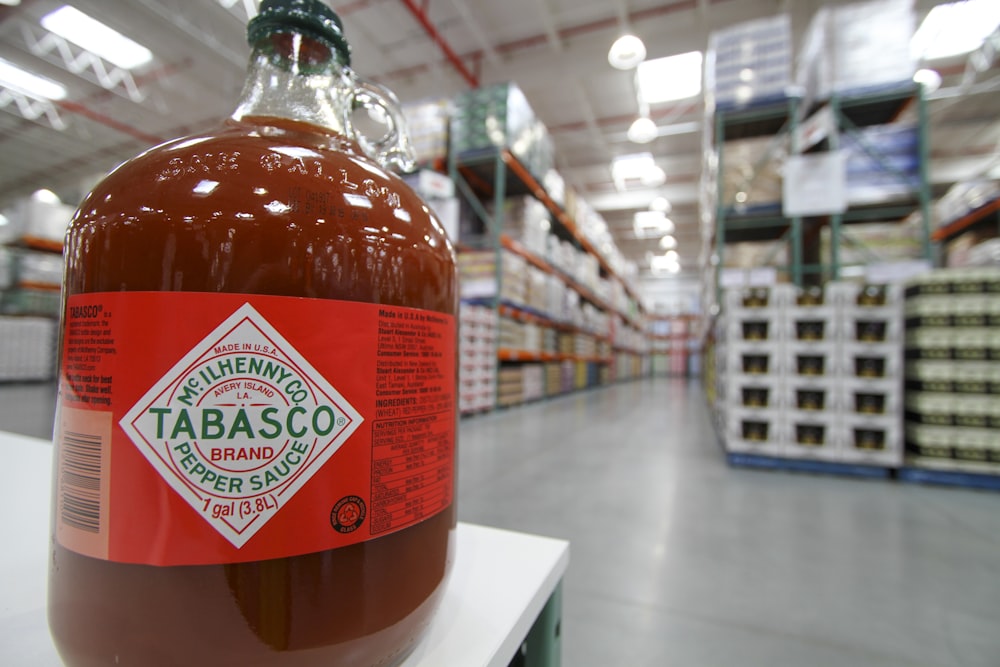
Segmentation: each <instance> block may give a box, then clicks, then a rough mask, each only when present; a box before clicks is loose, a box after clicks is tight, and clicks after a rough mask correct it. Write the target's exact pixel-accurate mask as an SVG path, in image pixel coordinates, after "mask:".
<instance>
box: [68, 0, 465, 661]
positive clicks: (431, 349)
mask: <svg viewBox="0 0 1000 667" xmlns="http://www.w3.org/2000/svg"><path fill="white" fill-rule="evenodd" d="M247 32H248V40H249V42H250V45H251V47H252V57H251V65H250V69H249V75H248V79H247V83H246V87H245V89H244V92H243V96H242V99H241V100H240V102H239V104H238V106H237V109H236V111H235V113H234V114H233V115H232V117H230V118H228V119H226V120H225V121H223V122H222V123H221V125H220V127H219V128H218V129H217V130H215V131H212V132H207V133H205V134H200V135H196V136H190V137H185V138H182V139H177V140H175V141H171V142H168V143H166V144H163V145H161V146H158V147H156V148H153V149H151V150H149V151H148V152H146V153H144V154H142V155H139V156H138V157H136V158H134V159H132V160H130V161H128V162H126V163H125V164H123V165H122V166H121V167H119V168H118V169H116V170H115V171H114V172H112V173H111V174H110V175H109V176H108V177H107V178H106V179H104V181H103V182H102V183H100V184H99V185H98V186H97V187H96V188H95V189H94V191H93V192H92V193H91V194H90V195H89V196H88V197H87V198H86V199H85V200H84V201H83V203H82V204H81V206H80V208H79V210H78V212H77V214H76V215H75V216H74V219H73V221H72V223H71V226H70V230H69V233H68V236H67V242H66V249H65V258H66V275H65V286H64V297H63V298H64V306H63V313H62V328H61V341H60V346H61V347H60V349H61V357H60V375H59V381H60V393H59V406H58V410H57V417H56V437H55V440H56V441H55V445H56V450H55V451H56V456H55V470H54V485H53V489H54V491H53V493H54V495H53V520H52V526H53V535H52V549H51V567H50V578H49V622H50V627H51V630H52V634H53V637H54V639H55V642H56V645H57V647H58V650H59V652H60V654H61V656H62V658H63V660H64V661H65V662H66V664H67V665H70V666H74V667H75V666H84V665H86V666H90V665H135V666H138V667H156V666H159V665H172V666H185V667H193V666H197V665H212V666H213V667H215V666H224V665H232V666H234V667H235V666H238V667H251V666H258V665H259V666H271V665H274V666H278V665H282V666H283V665H289V666H291V665H295V666H299V665H323V666H325V667H337V666H347V665H351V666H355V665H357V666H373V665H379V666H388V665H394V664H397V663H398V662H401V661H402V660H403V658H404V657H405V656H406V655H407V654H408V653H409V651H410V650H411V649H412V648H413V646H414V645H415V642H416V641H418V638H419V637H420V635H421V632H422V631H423V630H424V628H426V626H427V625H428V624H429V622H430V619H431V616H432V614H433V611H434V609H435V607H436V605H437V604H438V602H439V598H440V596H441V594H442V591H443V587H444V586H443V584H444V582H445V579H446V577H447V573H448V571H449V567H450V563H451V560H452V557H453V543H454V533H455V517H456V514H455V499H454V460H455V444H456V442H455V441H456V425H457V412H456V401H457V397H456V394H455V388H456V387H455V385H456V373H457V370H456V363H455V356H456V315H457V308H458V289H457V279H456V265H455V255H454V250H453V248H452V246H451V244H450V243H449V241H448V239H447V238H446V236H445V233H444V231H443V229H442V227H441V225H440V223H439V222H438V221H437V220H436V219H435V218H434V217H433V215H432V214H431V213H430V212H429V210H428V207H427V206H426V205H425V204H424V203H423V202H422V201H421V200H420V199H419V198H418V197H417V196H416V195H415V194H414V193H413V192H412V191H411V190H410V189H409V188H408V187H407V186H406V185H405V184H404V183H403V182H402V181H401V180H400V179H399V178H398V177H396V176H394V175H392V174H390V173H388V172H387V171H386V170H385V165H387V164H392V163H399V162H402V161H405V158H406V150H405V147H404V146H403V145H402V144H403V137H402V134H401V132H399V127H400V126H399V123H398V120H399V114H398V110H397V109H396V107H395V106H394V100H393V99H392V98H391V96H389V95H387V94H385V93H384V92H383V91H380V90H379V89H378V88H377V87H375V86H371V85H368V84H364V83H362V82H360V81H359V80H358V78H357V77H356V76H355V75H354V74H353V72H352V71H351V70H350V68H349V62H350V54H349V49H348V46H347V43H346V42H345V40H344V37H343V31H342V26H341V23H340V21H339V19H338V18H337V16H336V15H335V14H333V13H332V12H331V11H330V9H329V8H328V7H326V6H325V5H324V4H323V3H321V2H319V1H318V0H275V1H271V0H265V1H264V2H263V3H262V6H261V9H260V13H259V14H258V16H256V17H255V18H254V19H253V20H251V22H250V23H249V25H248V31H247ZM368 105H378V106H380V107H382V108H383V110H384V112H385V114H387V116H388V118H389V126H390V130H389V131H388V132H387V136H386V137H383V138H382V139H379V140H370V139H367V138H365V137H362V136H360V134H359V133H357V132H356V131H355V130H354V128H353V126H352V124H351V113H352V110H354V109H356V108H359V107H364V106H368Z"/></svg>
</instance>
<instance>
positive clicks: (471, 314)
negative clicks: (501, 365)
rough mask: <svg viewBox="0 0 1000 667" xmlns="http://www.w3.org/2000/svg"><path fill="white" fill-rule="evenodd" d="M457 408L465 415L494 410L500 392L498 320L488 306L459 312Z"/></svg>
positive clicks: (473, 306) (462, 309)
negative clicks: (495, 400)
mask: <svg viewBox="0 0 1000 667" xmlns="http://www.w3.org/2000/svg"><path fill="white" fill-rule="evenodd" d="M458 326H459V344H458V380H459V391H458V405H459V410H460V412H461V413H462V414H469V413H473V412H482V411H486V410H490V409H492V408H493V401H494V398H495V396H496V389H497V350H496V345H497V341H496V338H497V318H496V312H495V311H494V310H493V309H492V308H488V307H486V306H475V305H470V304H462V306H461V310H460V311H459V324H458Z"/></svg>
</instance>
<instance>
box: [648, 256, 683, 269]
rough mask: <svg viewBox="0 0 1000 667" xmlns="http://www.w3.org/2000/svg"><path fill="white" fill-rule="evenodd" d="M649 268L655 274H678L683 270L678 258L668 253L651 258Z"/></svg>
mask: <svg viewBox="0 0 1000 667" xmlns="http://www.w3.org/2000/svg"><path fill="white" fill-rule="evenodd" d="M649 268H650V270H651V271H652V272H653V273H678V272H680V270H681V264H680V262H679V261H678V260H677V257H676V256H671V255H670V254H669V253H667V254H665V255H653V256H652V257H650V258H649Z"/></svg>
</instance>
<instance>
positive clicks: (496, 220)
mask: <svg viewBox="0 0 1000 667" xmlns="http://www.w3.org/2000/svg"><path fill="white" fill-rule="evenodd" d="M448 175H449V176H450V177H451V179H452V180H453V181H454V182H455V184H456V188H457V190H458V192H459V193H460V194H461V196H462V198H463V199H464V200H465V201H466V202H467V203H468V204H469V205H470V206H471V207H472V209H473V211H474V212H475V214H476V216H477V217H478V218H479V219H481V220H482V221H483V223H484V225H485V234H484V236H483V238H481V239H479V240H478V242H474V243H472V244H469V243H468V241H467V240H463V239H460V242H459V246H460V248H461V247H463V246H464V247H471V248H475V249H480V250H492V251H494V252H495V253H496V295H495V296H494V297H493V298H492V299H488V300H482V299H480V300H479V301H480V302H484V301H485V302H486V303H487V304H488V305H490V306H491V307H492V308H493V309H494V310H495V311H496V313H497V315H498V318H499V317H500V316H503V317H510V318H512V319H515V320H519V321H522V322H532V323H535V324H539V325H540V326H543V327H547V328H551V329H555V330H556V331H561V332H578V333H583V334H586V335H591V336H595V338H597V339H598V341H601V342H605V343H607V347H608V349H610V351H611V353H610V354H609V355H599V356H596V357H590V356H579V355H567V354H560V353H548V352H542V353H539V352H528V351H523V350H513V349H506V348H503V347H500V348H499V349H498V351H497V364H498V366H499V364H502V363H508V364H510V363H521V362H550V361H575V362H584V363H588V364H597V365H598V366H599V367H603V368H605V369H607V371H606V372H607V377H608V381H613V379H614V378H613V376H612V373H611V369H612V368H613V365H614V364H613V360H614V358H615V355H616V354H619V353H623V354H627V355H631V356H632V357H633V358H641V357H643V356H644V351H643V350H633V349H628V348H625V347H619V346H618V345H615V344H614V343H613V340H612V339H611V338H610V337H606V336H603V335H601V334H595V333H594V332H592V331H588V330H587V329H583V328H578V327H575V326H574V325H572V324H566V323H563V322H559V321H557V320H555V319H552V318H550V317H548V316H547V314H546V313H539V312H535V311H533V310H531V309H528V308H525V307H523V306H522V305H520V304H512V303H506V302H503V301H502V300H501V298H500V295H501V293H502V284H503V268H502V266H503V265H502V260H501V253H503V252H504V251H507V252H512V253H514V254H516V255H519V256H521V257H523V258H524V259H525V260H527V261H528V263H529V264H531V265H532V266H535V267H537V268H539V269H541V270H542V271H544V272H546V273H549V274H551V275H555V276H557V277H558V278H560V279H561V280H563V281H564V282H565V283H566V285H567V287H568V288H569V289H572V290H575V291H576V292H577V293H578V294H579V295H580V297H581V299H583V300H585V301H588V302H590V303H591V304H593V305H594V306H596V307H597V308H598V309H599V310H601V311H604V312H607V313H612V314H617V315H619V316H620V317H621V318H622V319H623V320H624V321H625V322H627V323H628V324H629V325H631V326H633V327H635V328H636V329H638V330H640V331H644V329H645V327H644V324H643V321H642V312H641V302H640V301H639V298H638V296H637V294H636V293H635V292H634V290H633V289H632V288H631V287H630V286H629V285H628V284H627V283H626V282H625V281H624V280H623V279H622V278H621V277H620V276H618V275H617V273H616V272H615V271H614V269H613V268H612V267H611V266H610V265H609V264H608V262H607V260H605V259H604V257H602V256H601V254H600V253H598V252H597V251H596V249H595V248H594V247H593V245H592V244H591V243H590V242H589V240H588V239H587V238H586V237H584V236H583V234H582V233H580V231H579V230H578V229H577V226H576V223H575V221H574V220H573V219H572V218H571V217H570V216H569V215H568V214H567V213H566V211H565V210H563V208H562V207H561V206H560V205H559V204H558V203H557V202H556V201H555V200H553V199H552V197H550V196H549V194H548V193H547V192H546V190H545V188H544V187H543V186H542V185H541V184H540V183H539V182H538V180H537V179H536V178H535V177H534V176H533V175H532V174H531V173H530V172H529V171H528V169H527V168H526V167H525V166H524V165H523V164H522V163H521V162H520V161H519V160H518V159H517V157H516V156H514V155H513V154H512V153H511V152H510V151H509V150H507V149H506V148H500V147H498V148H495V149H483V150H479V151H475V152H467V153H463V154H461V155H455V154H454V152H449V158H448ZM516 195H531V196H533V197H535V198H536V199H538V200H539V201H541V202H542V203H543V204H544V205H545V207H546V208H547V209H548V210H549V212H550V213H551V215H552V219H553V231H554V232H555V233H556V235H557V236H560V237H561V238H564V239H569V240H571V241H572V242H573V243H574V244H575V245H576V246H577V247H578V248H580V249H582V250H583V251H585V252H587V253H589V254H590V255H593V256H594V257H596V258H597V260H598V263H599V265H600V270H601V272H602V275H604V276H605V277H609V278H611V279H613V280H617V281H619V282H621V284H622V286H623V287H624V288H625V290H626V292H627V294H628V295H629V297H630V299H632V301H633V302H635V303H636V304H637V309H636V311H635V312H625V311H621V310H619V309H617V308H615V307H614V306H613V305H612V304H610V303H608V302H606V301H605V300H604V299H602V298H601V297H599V296H598V295H596V294H595V293H594V292H593V291H591V290H590V289H589V288H588V287H587V286H585V285H581V284H580V283H578V282H577V281H576V280H575V279H574V278H573V277H572V276H569V275H567V274H565V273H564V272H563V271H561V270H560V269H558V268H557V267H555V266H552V265H551V264H549V263H548V261H547V260H546V259H545V258H543V257H538V256H537V255H535V254H534V253H532V252H531V251H529V250H528V249H526V248H524V247H523V246H522V245H521V244H520V243H518V242H517V241H516V240H514V239H512V238H511V237H509V236H508V235H506V234H504V233H503V222H504V220H503V215H504V213H503V211H504V206H503V204H504V200H505V199H506V198H507V197H509V196H516ZM484 200H491V201H492V203H493V206H492V208H493V211H494V214H492V215H491V214H490V212H489V211H488V210H487V207H486V206H484V204H483V201H484ZM556 230H558V232H556ZM498 387H499V384H498Z"/></svg>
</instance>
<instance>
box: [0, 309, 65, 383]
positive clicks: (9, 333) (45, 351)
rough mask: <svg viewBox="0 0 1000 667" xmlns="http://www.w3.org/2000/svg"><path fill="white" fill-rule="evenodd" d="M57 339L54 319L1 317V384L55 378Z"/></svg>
mask: <svg viewBox="0 0 1000 667" xmlns="http://www.w3.org/2000/svg"><path fill="white" fill-rule="evenodd" d="M56 335H57V331H56V320H55V319H53V318H50V317H26V316H18V317H2V316H0V340H2V341H3V345H0V382H9V381H16V382H23V381H34V380H51V379H52V378H53V377H55V372H56Z"/></svg>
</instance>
